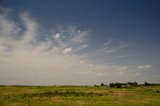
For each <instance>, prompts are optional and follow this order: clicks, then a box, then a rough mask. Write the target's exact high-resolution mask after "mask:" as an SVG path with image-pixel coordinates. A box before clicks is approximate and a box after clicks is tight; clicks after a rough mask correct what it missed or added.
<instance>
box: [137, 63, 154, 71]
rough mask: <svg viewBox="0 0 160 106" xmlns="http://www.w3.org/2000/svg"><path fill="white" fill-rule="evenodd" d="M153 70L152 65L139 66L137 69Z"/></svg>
mask: <svg viewBox="0 0 160 106" xmlns="http://www.w3.org/2000/svg"><path fill="white" fill-rule="evenodd" d="M149 68H152V65H150V64H147V65H139V66H137V69H140V70H143V69H149Z"/></svg>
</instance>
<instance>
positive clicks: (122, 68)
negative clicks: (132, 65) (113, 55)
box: [117, 66, 128, 70]
mask: <svg viewBox="0 0 160 106" xmlns="http://www.w3.org/2000/svg"><path fill="white" fill-rule="evenodd" d="M127 69H128V66H119V67H117V70H127Z"/></svg>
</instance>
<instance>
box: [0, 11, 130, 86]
mask: <svg viewBox="0 0 160 106" xmlns="http://www.w3.org/2000/svg"><path fill="white" fill-rule="evenodd" d="M4 10H6V9H3V10H1V11H3V12H4V13H3V14H2V12H1V13H0V67H1V69H0V73H1V74H0V81H1V82H0V84H1V83H2V84H45V85H47V84H87V83H88V84H90V83H93V82H94V83H96V82H101V80H102V79H96V78H95V76H107V75H108V74H109V75H111V73H112V72H114V71H115V73H116V72H117V74H122V72H118V71H119V70H125V69H127V67H125V66H121V65H118V66H119V67H121V68H119V69H118V68H117V67H115V64H109V65H107V64H103V63H96V61H97V58H90V57H89V55H91V54H92V53H93V51H92V52H91V53H89V55H86V54H85V53H82V54H79V53H78V52H79V51H81V50H83V49H84V48H87V47H88V45H89V44H88V38H87V37H88V35H90V31H83V30H81V31H77V28H76V27H74V26H69V27H66V28H60V29H54V28H53V29H54V31H53V32H54V33H55V32H59V33H56V34H55V35H54V36H53V33H52V34H48V32H49V31H48V32H47V30H46V32H47V33H44V32H43V33H42V32H41V31H42V29H41V27H40V24H39V23H38V22H37V21H36V20H35V19H33V18H32V17H31V16H30V15H29V14H28V13H26V12H24V13H19V19H20V21H15V20H14V19H12V15H11V14H12V13H11V12H8V10H7V12H6V11H4ZM19 23H21V24H19ZM40 34H41V36H39V35H40ZM39 37H40V39H39ZM63 37H65V39H61V38H63ZM41 39H42V40H41ZM109 42H112V40H110V41H108V43H109ZM79 47H80V48H81V49H80V50H77V51H76V50H75V49H76V48H79ZM123 47H124V45H121V46H120V47H115V48H111V49H116V50H117V49H119V48H123ZM108 49H109V47H106V48H101V49H100V50H99V51H100V52H101V50H102V51H103V53H104V51H107V50H108ZM75 51H76V52H75ZM113 51H115V50H113ZM100 52H99V53H100ZM66 54H70V55H66ZM116 66H117V65H116ZM77 73H81V74H77ZM107 77H108V76H107ZM73 79H74V80H73ZM108 79H113V78H112V77H109V78H108ZM103 80H106V78H104V79H103Z"/></svg>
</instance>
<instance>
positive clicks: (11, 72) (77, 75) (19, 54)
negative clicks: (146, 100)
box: [0, 0, 160, 85]
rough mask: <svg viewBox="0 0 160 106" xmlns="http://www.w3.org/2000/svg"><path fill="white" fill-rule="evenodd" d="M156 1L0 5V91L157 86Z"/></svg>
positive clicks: (2, 1)
mask: <svg viewBox="0 0 160 106" xmlns="http://www.w3.org/2000/svg"><path fill="white" fill-rule="evenodd" d="M159 5H160V1H159V0H23V1H22V0H0V85H94V84H100V83H102V82H103V83H106V84H108V83H111V82H126V81H136V82H138V83H144V82H145V81H146V82H150V83H159V82H160V70H159V69H160V58H159V57H160V46H159V45H160V14H159V11H160V7H159Z"/></svg>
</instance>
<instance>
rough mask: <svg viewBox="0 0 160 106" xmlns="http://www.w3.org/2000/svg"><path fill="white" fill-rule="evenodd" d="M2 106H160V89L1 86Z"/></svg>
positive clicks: (0, 104)
mask: <svg viewBox="0 0 160 106" xmlns="http://www.w3.org/2000/svg"><path fill="white" fill-rule="evenodd" d="M0 106H160V86H148V87H144V86H143V87H130V88H109V87H96V86H0Z"/></svg>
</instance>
